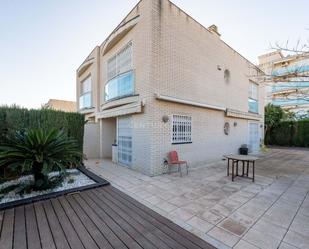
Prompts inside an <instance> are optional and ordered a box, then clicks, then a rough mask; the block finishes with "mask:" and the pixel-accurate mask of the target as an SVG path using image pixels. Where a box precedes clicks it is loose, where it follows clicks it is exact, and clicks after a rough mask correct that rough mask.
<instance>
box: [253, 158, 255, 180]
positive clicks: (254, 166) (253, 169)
mask: <svg viewBox="0 0 309 249" xmlns="http://www.w3.org/2000/svg"><path fill="white" fill-rule="evenodd" d="M254 168H255V162H254V161H253V162H252V181H253V182H254V174H255V172H254V171H255V169H254Z"/></svg>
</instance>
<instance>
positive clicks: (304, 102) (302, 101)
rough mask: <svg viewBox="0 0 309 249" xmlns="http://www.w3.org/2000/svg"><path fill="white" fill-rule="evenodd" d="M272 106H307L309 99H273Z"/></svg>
mask: <svg viewBox="0 0 309 249" xmlns="http://www.w3.org/2000/svg"><path fill="white" fill-rule="evenodd" d="M272 104H274V105H279V106H290V105H309V98H305V99H275V100H273V101H272Z"/></svg>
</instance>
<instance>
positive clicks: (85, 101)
mask: <svg viewBox="0 0 309 249" xmlns="http://www.w3.org/2000/svg"><path fill="white" fill-rule="evenodd" d="M91 107H92V103H91V92H88V93H84V94H83V95H81V96H80V97H79V109H81V110H82V109H89V108H91Z"/></svg>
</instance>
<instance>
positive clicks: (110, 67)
mask: <svg viewBox="0 0 309 249" xmlns="http://www.w3.org/2000/svg"><path fill="white" fill-rule="evenodd" d="M131 69H132V43H129V44H127V45H126V46H125V47H124V48H123V49H122V50H121V51H120V52H118V53H117V54H116V55H115V56H113V57H112V58H110V59H109V60H108V62H107V80H108V81H109V80H111V79H112V78H114V77H116V76H118V75H120V74H123V73H125V72H128V71H129V70H131Z"/></svg>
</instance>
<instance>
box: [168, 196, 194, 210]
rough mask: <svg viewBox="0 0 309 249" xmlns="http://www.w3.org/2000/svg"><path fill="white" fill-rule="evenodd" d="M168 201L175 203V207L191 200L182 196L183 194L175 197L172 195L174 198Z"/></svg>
mask: <svg viewBox="0 0 309 249" xmlns="http://www.w3.org/2000/svg"><path fill="white" fill-rule="evenodd" d="M168 202H170V203H172V204H173V205H175V206H177V207H182V206H185V205H187V204H190V203H191V202H192V201H191V200H189V199H187V198H185V197H183V196H177V197H174V198H172V199H170V200H168Z"/></svg>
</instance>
